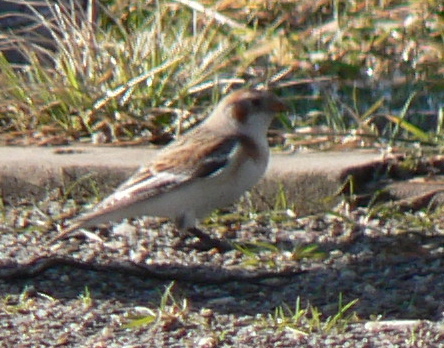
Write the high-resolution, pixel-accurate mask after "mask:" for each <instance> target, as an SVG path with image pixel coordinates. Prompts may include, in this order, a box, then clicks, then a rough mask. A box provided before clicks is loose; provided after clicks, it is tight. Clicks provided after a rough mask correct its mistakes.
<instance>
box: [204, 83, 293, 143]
mask: <svg viewBox="0 0 444 348" xmlns="http://www.w3.org/2000/svg"><path fill="white" fill-rule="evenodd" d="M287 110H288V106H287V105H286V104H285V103H284V102H282V101H281V100H280V99H279V98H278V97H276V96H275V95H274V94H273V93H271V92H269V91H263V90H255V89H242V90H238V91H235V92H233V93H231V94H229V95H228V96H226V97H225V98H223V99H222V100H221V101H220V103H219V104H218V105H217V106H216V108H215V109H214V111H213V112H212V114H211V115H210V116H209V118H208V119H207V124H208V125H210V126H212V127H213V129H217V127H221V128H222V127H225V128H227V126H228V128H229V131H233V128H234V129H235V130H236V132H237V133H241V134H245V135H252V136H253V135H256V134H258V133H260V134H265V133H266V132H267V130H268V128H269V127H270V124H271V121H272V119H273V117H274V116H275V114H276V113H278V112H283V111H287ZM222 123H223V124H222Z"/></svg>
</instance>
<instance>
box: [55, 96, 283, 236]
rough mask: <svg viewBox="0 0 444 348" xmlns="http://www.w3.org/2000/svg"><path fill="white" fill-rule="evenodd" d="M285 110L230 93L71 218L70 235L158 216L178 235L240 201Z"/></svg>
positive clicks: (269, 99) (268, 99)
mask: <svg viewBox="0 0 444 348" xmlns="http://www.w3.org/2000/svg"><path fill="white" fill-rule="evenodd" d="M286 110H287V106H286V105H285V104H284V103H283V102H282V101H281V100H280V99H279V98H277V97H276V96H275V95H274V94H273V93H271V92H268V91H264V90H254V89H242V90H238V91H235V92H233V93H231V94H229V95H228V96H226V97H225V98H223V99H222V100H221V101H220V103H219V104H218V105H217V106H216V108H215V109H214V111H213V112H212V113H211V114H210V115H209V116H208V117H207V118H206V119H205V121H203V122H202V123H201V124H200V125H199V126H197V127H196V128H194V129H193V130H191V131H189V132H187V133H185V134H184V135H182V136H179V137H178V138H177V139H176V140H175V141H174V142H172V143H171V144H169V145H168V146H166V147H165V148H164V149H163V150H161V151H160V152H159V153H158V154H157V155H156V156H155V158H153V159H152V160H151V161H150V162H149V163H148V164H147V165H146V166H143V167H141V168H140V169H139V170H138V171H137V172H136V173H135V174H134V175H133V176H131V177H130V178H129V179H128V180H127V181H126V182H124V183H123V184H122V185H120V186H119V187H118V188H117V189H116V191H115V192H114V193H113V194H111V195H110V196H109V197H107V198H105V199H104V200H103V201H102V202H100V203H99V204H97V205H96V206H95V207H94V208H93V209H92V210H91V211H90V212H86V213H85V214H83V215H80V216H79V217H77V218H75V219H73V220H72V221H71V223H70V225H69V227H67V228H66V229H64V230H63V231H62V232H61V233H60V234H59V235H58V236H57V237H56V238H55V239H54V240H58V239H62V238H64V237H65V236H66V235H68V234H69V233H70V232H72V231H75V230H77V229H80V228H89V227H93V226H96V225H99V224H102V223H108V222H111V221H114V222H116V221H120V220H122V219H124V218H135V217H140V216H158V217H166V218H170V219H172V220H174V222H175V224H176V226H177V228H178V229H180V230H187V229H190V228H194V227H195V226H196V222H197V221H196V220H198V219H201V218H203V217H205V216H207V215H208V214H210V213H211V212H212V211H213V210H215V209H218V208H222V207H225V206H227V205H229V204H232V203H233V202H235V201H236V200H237V199H239V198H240V197H241V196H242V194H244V192H245V191H247V190H249V189H250V188H252V187H253V186H254V185H255V184H256V183H257V182H258V181H259V179H260V178H261V177H262V176H263V175H264V173H265V170H266V168H267V164H268V159H269V152H270V151H269V145H268V140H267V131H268V128H269V127H270V124H271V121H272V119H273V117H274V115H275V114H276V113H278V112H283V111H286Z"/></svg>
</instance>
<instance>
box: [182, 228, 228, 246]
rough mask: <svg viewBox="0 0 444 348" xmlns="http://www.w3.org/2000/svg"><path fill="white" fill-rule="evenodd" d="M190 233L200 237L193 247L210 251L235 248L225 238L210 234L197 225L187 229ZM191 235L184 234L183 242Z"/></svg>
mask: <svg viewBox="0 0 444 348" xmlns="http://www.w3.org/2000/svg"><path fill="white" fill-rule="evenodd" d="M187 232H188V233H189V235H190V234H191V235H193V236H195V237H197V238H199V241H198V242H197V243H194V244H193V245H192V247H193V248H194V249H198V250H200V251H208V250H211V249H218V250H219V251H220V252H226V251H230V250H233V245H232V244H231V243H229V242H227V241H225V240H221V239H217V238H213V237H211V236H210V235H208V234H206V233H205V232H203V231H202V230H200V229H198V228H197V227H191V228H189V229H188V230H187ZM189 235H183V237H182V240H181V242H183V241H184V240H185V239H187V238H188V237H189Z"/></svg>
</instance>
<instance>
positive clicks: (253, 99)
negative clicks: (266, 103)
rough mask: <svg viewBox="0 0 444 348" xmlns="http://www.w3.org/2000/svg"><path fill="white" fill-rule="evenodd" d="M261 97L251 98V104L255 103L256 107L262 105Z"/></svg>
mask: <svg viewBox="0 0 444 348" xmlns="http://www.w3.org/2000/svg"><path fill="white" fill-rule="evenodd" d="M261 104H262V103H261V99H259V98H252V99H251V105H253V106H254V107H259V106H261Z"/></svg>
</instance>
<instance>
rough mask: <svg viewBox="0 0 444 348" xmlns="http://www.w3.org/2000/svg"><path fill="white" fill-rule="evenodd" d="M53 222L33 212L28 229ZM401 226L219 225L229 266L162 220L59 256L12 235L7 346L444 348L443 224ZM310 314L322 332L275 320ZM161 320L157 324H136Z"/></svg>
mask: <svg viewBox="0 0 444 348" xmlns="http://www.w3.org/2000/svg"><path fill="white" fill-rule="evenodd" d="M41 213H42V211H40V212H38V211H37V210H35V211H32V212H30V213H29V214H28V219H29V221H34V222H35V221H36V219H34V218H33V217H35V216H37V214H41ZM10 214H12V213H10ZM391 215H392V218H384V219H382V218H381V216H371V214H370V212H369V211H368V210H366V209H357V210H354V211H352V212H350V211H348V210H347V208H346V207H343V208H338V209H337V211H336V213H335V214H322V215H317V216H310V217H306V218H289V217H288V216H287V217H286V218H285V219H283V218H282V219H277V218H276V216H273V217H272V216H270V215H267V214H261V215H258V216H256V217H253V216H250V219H246V221H248V222H245V223H239V222H236V221H234V220H225V221H224V222H223V223H221V222H220V221H219V222H218V226H217V227H211V226H210V225H207V229H208V230H210V231H211V232H212V233H213V234H214V235H216V236H219V237H221V238H222V237H223V238H227V239H228V240H230V241H231V242H233V243H240V244H239V245H242V246H243V247H244V249H242V248H240V249H239V248H238V249H234V250H231V251H229V252H226V253H219V252H217V251H216V250H209V251H198V250H196V249H193V243H194V242H195V241H193V240H189V241H187V242H186V243H185V244H182V245H181V243H180V236H179V235H178V234H177V233H176V232H175V231H174V230H173V228H172V226H171V225H170V224H168V223H162V222H161V221H156V220H153V219H142V220H135V221H134V222H133V223H131V224H127V223H122V224H120V225H117V226H115V227H114V228H113V229H111V230H110V229H108V228H105V229H101V230H97V231H95V233H97V235H98V236H99V237H100V238H101V239H102V240H103V243H99V242H97V241H94V240H93V239H89V238H86V239H85V238H84V236H78V237H72V238H70V239H69V240H68V241H64V242H59V243H57V244H55V245H48V244H47V241H48V240H49V239H50V238H52V237H54V236H55V234H56V232H55V231H54V232H51V233H44V232H39V231H37V229H36V228H29V227H28V228H26V229H25V230H22V231H21V232H20V231H17V230H18V228H17V227H18V226H17V225H14V224H10V225H4V226H3V231H2V234H1V237H0V238H1V240H0V243H1V244H2V245H3V249H2V251H1V254H0V259H1V263H2V266H1V268H0V274H1V275H2V277H3V278H2V280H1V281H0V289H1V293H2V309H1V311H0V317H1V323H2V324H1V326H2V328H1V334H0V335H1V336H2V343H3V344H4V346H6V347H9V346H17V345H20V346H21V347H35V346H48V347H49V346H57V345H60V346H70V347H77V346H89V347H102V346H106V347H121V346H127V347H128V346H129V347H146V346H158V347H167V346H168V347H188V346H190V347H191V346H193V347H196V346H197V347H219V346H238V347H248V346H251V345H255V346H257V347H271V346H273V347H288V346H298V345H299V346H304V347H327V346H328V347H342V346H344V344H345V343H347V344H350V345H351V346H355V347H361V346H362V347H369V346H388V345H393V346H397V347H411V346H415V347H434V346H436V347H439V346H440V345H442V343H441V342H442V340H443V339H444V326H443V324H444V323H443V320H442V313H443V311H444V307H443V304H442V298H443V297H444V272H443V266H444V265H443V262H444V261H443V254H444V248H443V247H442V245H443V242H444V236H443V234H442V230H443V227H444V222H443V221H442V219H441V218H440V217H439V215H438V214H436V215H433V218H434V220H433V223H432V224H430V223H425V219H426V218H425V217H424V216H423V215H421V214H420V213H416V214H410V215H408V216H407V215H405V214H404V215H402V214H401V215H399V216H398V218H396V216H397V215H396V214H395V212H394V211H393V212H392V214H391ZM8 216H9V217H10V216H11V215H8ZM428 219H430V217H429V218H428ZM9 221H15V224H17V223H19V219H15V220H13V219H11V220H9ZM279 221H280V222H279ZM418 221H422V222H423V224H422V225H421V224H419V223H418ZM428 221H429V220H428ZM22 222H23V221H22ZM246 243H253V244H254V245H255V246H254V247H253V246H252V244H246ZM313 244H315V245H316V246H317V249H310V248H309V247H308V246H310V245H313ZM304 252H305V254H304ZM42 265H43V266H42ZM39 267H40V268H39ZM172 280H176V281H175V283H174V285H172V288H171V294H170V296H167V297H165V288H166V287H168V286H169V285H170V284H171V281H172ZM162 298H163V300H162ZM356 299H358V302H357V303H356V304H354V305H353V306H352V307H351V308H350V309H349V310H348V312H347V315H348V313H350V314H352V313H354V315H353V317H350V318H349V319H347V321H339V322H338V323H337V324H336V325H332V328H330V329H328V330H327V328H326V326H325V323H327V322H328V320H329V319H328V318H329V317H330V318H331V317H333V316H335V315H337V313H338V305H339V304H340V302H341V303H342V304H343V305H344V304H347V303H350V302H351V301H353V300H356ZM162 301H163V302H162ZM297 301H299V302H300V305H301V308H310V306H312V308H316V309H317V310H319V312H320V319H319V320H320V324H319V325H318V326H316V325H314V323H313V322H312V321H310V316H311V315H312V314H311V315H309V314H306V315H305V319H304V320H306V321H304V320H302V319H301V320H300V321H297V320H295V321H291V320H290V321H289V322H284V323H283V319H282V318H280V319H279V318H278V317H276V308H287V307H288V308H290V309H291V308H294V307H295V303H297ZM162 303H163V304H162ZM153 313H154V314H153ZM150 315H153V316H154V318H155V319H154V321H152V322H151V323H147V324H145V325H142V324H140V325H139V324H137V321H136V322H135V321H134V319H135V318H138V319H140V318H144V317H145V318H150ZM288 317H290V314H288V313H287V315H286V317H285V318H286V319H285V320H287V319H288ZM407 319H409V321H405V320H407ZM381 320H382V322H381ZM134 323H136V324H134ZM310 323H311V324H310ZM128 324H129V325H130V326H131V325H132V326H133V327H131V328H126V326H125V325H128Z"/></svg>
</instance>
